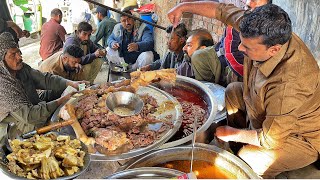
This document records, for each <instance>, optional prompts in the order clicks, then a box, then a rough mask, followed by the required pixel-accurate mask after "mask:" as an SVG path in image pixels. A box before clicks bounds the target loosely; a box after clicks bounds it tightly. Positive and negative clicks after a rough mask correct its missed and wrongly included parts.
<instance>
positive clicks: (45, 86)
mask: <svg viewBox="0 0 320 180" xmlns="http://www.w3.org/2000/svg"><path fill="white" fill-rule="evenodd" d="M29 72H30V75H31V78H32V79H33V82H34V84H35V86H36V88H37V89H42V90H54V91H61V90H64V89H65V88H66V87H67V82H68V81H69V80H67V79H64V78H62V77H60V76H58V75H53V74H50V73H42V72H40V71H38V70H35V69H32V68H29Z"/></svg>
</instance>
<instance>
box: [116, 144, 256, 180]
mask: <svg viewBox="0 0 320 180" xmlns="http://www.w3.org/2000/svg"><path fill="white" fill-rule="evenodd" d="M191 153H192V146H178V147H171V148H166V149H158V150H155V151H152V152H150V153H147V154H145V155H143V156H140V157H137V158H133V159H132V160H130V161H128V162H127V163H125V164H124V165H123V166H122V167H120V168H119V169H118V174H120V173H121V172H122V170H129V169H132V170H134V169H136V168H142V167H161V168H163V167H164V168H170V169H175V170H178V171H181V172H184V173H189V172H190V159H191ZM192 171H193V172H194V173H195V174H196V176H197V179H260V177H259V176H258V175H257V174H256V173H254V171H253V170H252V169H251V168H250V167H249V166H248V165H247V164H246V163H245V162H244V161H242V160H241V159H240V158H238V157H237V156H235V155H233V154H231V153H229V152H228V151H226V150H223V149H220V148H218V147H216V146H213V145H207V144H202V143H199V144H195V147H194V160H193V169H192Z"/></svg>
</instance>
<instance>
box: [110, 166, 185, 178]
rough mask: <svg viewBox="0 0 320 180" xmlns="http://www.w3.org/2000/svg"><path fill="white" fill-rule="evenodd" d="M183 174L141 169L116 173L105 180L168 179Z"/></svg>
mask: <svg viewBox="0 0 320 180" xmlns="http://www.w3.org/2000/svg"><path fill="white" fill-rule="evenodd" d="M183 174H184V173H183V172H181V171H178V170H174V169H168V168H160V167H143V168H134V169H128V170H124V171H121V172H117V173H114V174H112V175H110V176H108V177H106V178H105V179H169V178H172V177H177V176H181V175H183Z"/></svg>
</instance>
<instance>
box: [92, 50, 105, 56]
mask: <svg viewBox="0 0 320 180" xmlns="http://www.w3.org/2000/svg"><path fill="white" fill-rule="evenodd" d="M94 55H95V56H96V57H104V56H105V55H106V51H105V50H104V49H97V50H96V52H94Z"/></svg>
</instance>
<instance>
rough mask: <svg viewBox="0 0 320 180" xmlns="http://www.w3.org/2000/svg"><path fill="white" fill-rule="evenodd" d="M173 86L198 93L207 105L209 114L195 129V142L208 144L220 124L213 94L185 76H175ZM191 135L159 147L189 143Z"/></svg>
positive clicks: (202, 84) (198, 82)
mask: <svg viewBox="0 0 320 180" xmlns="http://www.w3.org/2000/svg"><path fill="white" fill-rule="evenodd" d="M175 86H176V87H178V88H181V89H186V90H190V91H192V92H193V93H196V94H198V95H199V96H200V97H202V99H203V100H204V101H205V102H206V104H207V105H208V109H207V111H208V114H209V116H208V119H207V120H206V121H205V122H204V124H203V125H202V126H201V127H200V128H199V129H198V130H197V139H196V142H198V143H206V144H209V143H210V142H211V141H212V140H213V137H214V136H213V134H214V132H215V129H216V128H217V127H218V126H219V125H221V122H220V120H221V118H220V119H218V120H217V119H216V115H217V112H218V103H217V100H216V98H215V94H214V93H213V91H212V90H210V89H209V87H208V86H207V85H205V84H204V83H202V82H200V81H197V80H195V79H192V78H188V77H185V76H177V80H176V84H175ZM192 136H193V135H192V134H191V135H189V136H186V137H184V138H181V139H179V140H176V141H172V142H167V143H165V144H163V145H162V146H161V147H160V148H168V147H175V146H178V145H182V144H185V143H190V142H191V140H192Z"/></svg>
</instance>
